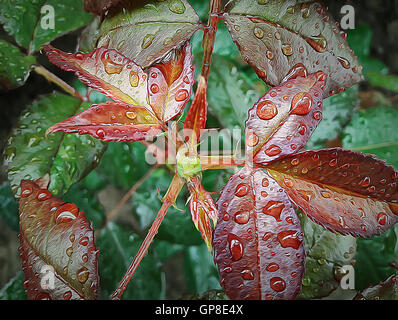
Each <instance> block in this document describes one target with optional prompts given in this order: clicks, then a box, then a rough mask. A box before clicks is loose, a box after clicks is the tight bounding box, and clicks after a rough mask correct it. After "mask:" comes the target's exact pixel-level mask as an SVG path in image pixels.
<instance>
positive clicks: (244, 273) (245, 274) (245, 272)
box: [241, 269, 254, 280]
mask: <svg viewBox="0 0 398 320" xmlns="http://www.w3.org/2000/svg"><path fill="white" fill-rule="evenodd" d="M241 275H242V278H243V279H244V280H253V279H254V274H253V271H251V270H250V269H245V270H243V271H242V272H241Z"/></svg>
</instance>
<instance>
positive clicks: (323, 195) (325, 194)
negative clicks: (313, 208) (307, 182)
mask: <svg viewBox="0 0 398 320" xmlns="http://www.w3.org/2000/svg"><path fill="white" fill-rule="evenodd" d="M321 195H322V197H324V198H326V199H329V198H330V197H331V194H330V192H328V191H321Z"/></svg>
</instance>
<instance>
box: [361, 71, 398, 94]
mask: <svg viewBox="0 0 398 320" xmlns="http://www.w3.org/2000/svg"><path fill="white" fill-rule="evenodd" d="M368 81H369V82H370V84H371V85H373V86H375V87H381V88H384V89H388V90H391V91H394V92H398V76H397V75H394V74H387V75H386V74H382V73H381V72H369V73H368Z"/></svg>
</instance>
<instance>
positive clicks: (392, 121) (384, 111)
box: [342, 106, 398, 168]
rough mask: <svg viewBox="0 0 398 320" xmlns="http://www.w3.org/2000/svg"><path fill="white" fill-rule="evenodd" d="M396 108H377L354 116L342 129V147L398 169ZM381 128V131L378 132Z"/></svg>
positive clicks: (397, 110)
mask: <svg viewBox="0 0 398 320" xmlns="http://www.w3.org/2000/svg"><path fill="white" fill-rule="evenodd" d="M397 118H398V108H392V107H388V106H378V107H373V108H369V109H366V110H360V111H358V112H357V113H355V114H354V116H353V117H352V119H351V121H350V123H349V124H348V125H347V127H346V128H345V129H344V132H343V136H342V145H343V147H344V148H346V149H351V150H354V151H360V152H365V153H371V154H374V155H375V156H377V157H379V158H382V159H385V160H386V161H387V163H389V164H391V165H393V166H394V167H396V168H397V167H398V148H397V146H398V131H397V130H396V119H397ZM380 128H383V130H380Z"/></svg>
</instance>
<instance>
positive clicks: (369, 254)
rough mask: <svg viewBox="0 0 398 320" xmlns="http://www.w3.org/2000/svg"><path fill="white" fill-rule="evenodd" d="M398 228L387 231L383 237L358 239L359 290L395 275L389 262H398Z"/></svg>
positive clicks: (356, 267)
mask: <svg viewBox="0 0 398 320" xmlns="http://www.w3.org/2000/svg"><path fill="white" fill-rule="evenodd" d="M397 235H398V227H397V226H395V227H394V228H393V229H390V230H387V232H385V233H383V234H382V235H381V236H378V237H372V238H370V239H358V241H357V243H358V254H357V263H356V265H355V271H356V272H355V280H356V287H357V288H358V289H364V288H366V287H368V286H370V285H373V284H376V283H377V282H379V281H383V280H384V279H386V278H387V277H388V276H390V275H391V274H393V273H394V269H393V268H392V267H390V266H389V265H388V263H389V262H394V261H398V242H397Z"/></svg>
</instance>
